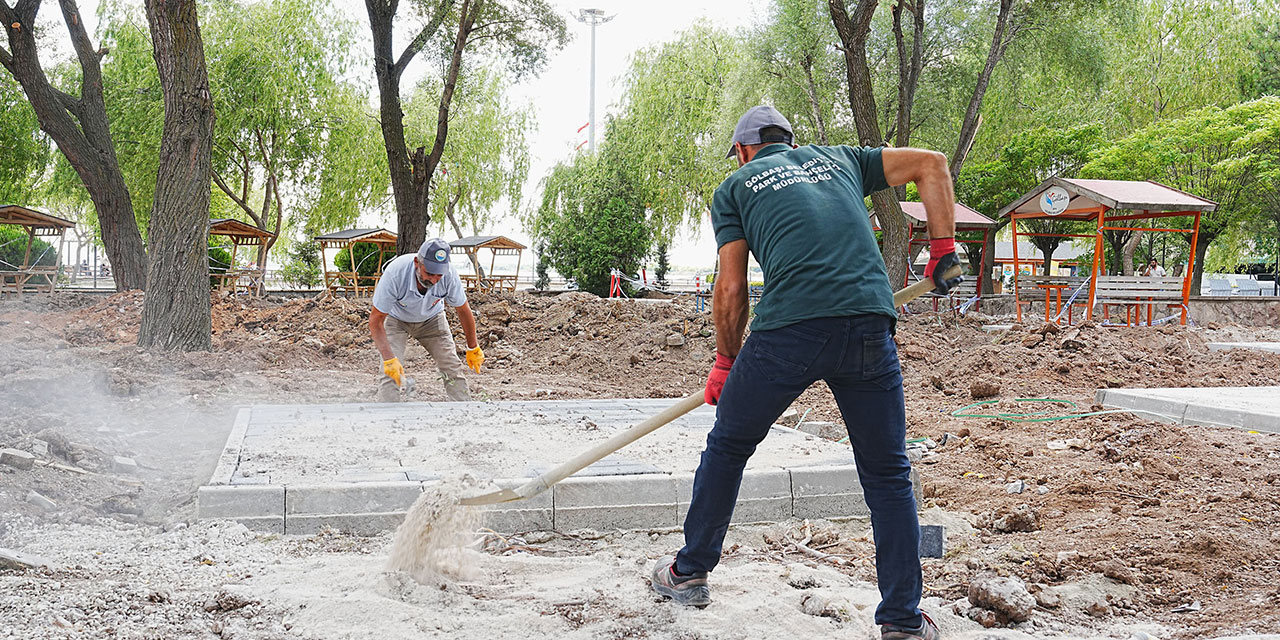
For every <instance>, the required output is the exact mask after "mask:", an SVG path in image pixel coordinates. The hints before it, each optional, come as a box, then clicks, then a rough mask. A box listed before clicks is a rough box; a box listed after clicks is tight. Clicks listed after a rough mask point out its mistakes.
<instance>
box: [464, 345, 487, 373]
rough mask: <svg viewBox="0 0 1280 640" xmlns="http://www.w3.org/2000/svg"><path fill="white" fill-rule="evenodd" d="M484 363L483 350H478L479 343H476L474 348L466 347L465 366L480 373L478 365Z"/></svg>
mask: <svg viewBox="0 0 1280 640" xmlns="http://www.w3.org/2000/svg"><path fill="white" fill-rule="evenodd" d="M481 364H484V351H481V350H480V345H476V348H474V349H467V366H468V367H471V370H472V371H474V372H476V373H480V365H481Z"/></svg>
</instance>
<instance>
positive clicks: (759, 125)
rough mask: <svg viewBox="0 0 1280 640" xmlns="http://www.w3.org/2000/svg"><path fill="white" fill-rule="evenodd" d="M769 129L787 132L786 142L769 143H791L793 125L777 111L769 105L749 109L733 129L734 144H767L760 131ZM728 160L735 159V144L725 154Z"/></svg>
mask: <svg viewBox="0 0 1280 640" xmlns="http://www.w3.org/2000/svg"><path fill="white" fill-rule="evenodd" d="M767 127H778V128H779V129H783V130H785V131H786V132H787V136H786V138H787V139H786V140H768V141H767V142H785V143H787V144H790V143H791V136H792V135H793V134H792V131H791V123H790V122H787V119H786V118H785V117H783V115H782V114H781V113H778V110H777V109H774V108H773V107H770V106H767V105H760V106H756V107H751V108H750V109H747V112H746V113H744V114H742V117H741V118H739V119H738V126H736V127H734V128H733V142H741V143H742V144H744V145H749V144H761V143H763V142H766V141H765V140H761V139H760V130H761V129H764V128H767ZM724 157H726V158H732V157H733V144H732V143H731V144H730V145H729V153H727V154H725V156H724Z"/></svg>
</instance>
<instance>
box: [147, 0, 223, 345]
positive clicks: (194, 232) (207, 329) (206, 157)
mask: <svg viewBox="0 0 1280 640" xmlns="http://www.w3.org/2000/svg"><path fill="white" fill-rule="evenodd" d="M146 8H147V23H148V24H149V25H150V27H151V41H152V43H153V47H154V49H155V61H156V67H157V68H158V69H159V71H160V84H161V86H162V87H163V88H164V135H163V138H162V140H161V143H160V170H159V172H158V174H157V176H156V192H155V193H156V195H155V204H154V205H153V208H152V211H151V222H150V225H149V228H148V232H147V235H148V237H149V238H150V241H151V271H150V273H149V274H148V283H149V284H150V285H151V289H150V291H149V292H148V293H147V296H146V299H145V301H144V302H143V308H142V326H141V327H140V328H139V329H138V346H140V347H162V348H165V349H181V350H184V351H194V350H208V349H209V348H211V346H212V335H211V314H210V301H209V285H208V282H209V281H208V258H207V257H206V256H207V255H208V239H209V196H210V193H209V167H210V156H211V147H212V142H211V141H212V138H213V99H212V98H211V97H210V96H209V75H208V72H207V70H206V68H205V60H204V43H203V41H202V40H201V38H200V22H199V20H198V18H197V15H196V0H146Z"/></svg>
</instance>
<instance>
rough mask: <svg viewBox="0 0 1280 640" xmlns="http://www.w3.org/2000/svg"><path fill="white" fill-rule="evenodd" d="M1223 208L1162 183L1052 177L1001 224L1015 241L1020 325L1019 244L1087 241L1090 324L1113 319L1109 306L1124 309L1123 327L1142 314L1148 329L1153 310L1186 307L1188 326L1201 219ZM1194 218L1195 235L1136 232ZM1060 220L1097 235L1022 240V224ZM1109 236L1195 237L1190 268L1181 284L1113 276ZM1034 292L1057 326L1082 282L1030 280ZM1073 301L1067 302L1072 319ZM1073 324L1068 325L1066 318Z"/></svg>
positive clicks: (1171, 229) (1008, 211)
mask: <svg viewBox="0 0 1280 640" xmlns="http://www.w3.org/2000/svg"><path fill="white" fill-rule="evenodd" d="M1217 208H1218V205H1217V203H1215V202H1212V201H1210V200H1206V199H1204V198H1200V197H1198V196H1194V195H1192V194H1189V193H1186V192H1184V191H1179V190H1177V189H1174V188H1172V187H1167V186H1165V185H1162V184H1160V183H1158V182H1152V181H1150V180H1147V181H1133V180H1079V179H1068V178H1060V177H1053V178H1049V179H1048V180H1045V181H1044V182H1042V183H1040V185H1039V186H1037V187H1036V188H1035V189H1032V190H1031V191H1029V192H1027V193H1026V195H1024V196H1022V197H1021V198H1019V199H1018V200H1016V201H1015V202H1013V203H1012V204H1010V205H1008V206H1006V207H1004V208H1003V209H1001V210H1000V216H1001V217H1005V216H1008V217H1009V218H1010V220H1009V229H1010V231H1011V232H1012V234H1013V248H1014V254H1013V290H1014V301H1015V306H1016V307H1017V308H1018V319H1019V321H1021V319H1022V306H1021V298H1020V295H1021V293H1020V291H1019V288H1020V285H1021V283H1020V278H1019V273H1018V271H1019V269H1018V262H1019V259H1018V253H1017V250H1018V237H1019V236H1020V235H1021V236H1028V237H1034V236H1051V237H1063V238H1086V239H1091V240H1092V241H1093V249H1094V250H1093V265H1092V270H1091V271H1090V272H1089V273H1090V274H1091V276H1090V277H1088V278H1087V280H1088V285H1089V298H1088V302H1087V313H1086V317H1087V318H1089V319H1092V318H1093V309H1094V307H1095V306H1097V305H1102V313H1103V319H1104V321H1105V320H1107V319H1108V317H1109V316H1108V308H1107V307H1108V305H1112V304H1116V305H1123V306H1124V307H1125V309H1126V313H1125V323H1124V324H1126V325H1129V324H1139V323H1141V321H1142V315H1143V313H1142V312H1143V308H1144V307H1145V309H1146V317H1147V324H1148V325H1151V324H1152V323H1153V320H1152V312H1153V310H1154V309H1153V308H1154V307H1155V306H1156V305H1166V306H1170V307H1174V306H1176V307H1181V310H1182V311H1181V318H1180V321H1181V322H1182V324H1186V322H1187V301H1188V299H1189V298H1190V296H1191V274H1192V273H1193V272H1194V270H1195V256H1196V243H1197V242H1198V241H1199V238H1200V216H1201V214H1203V213H1205V212H1208V211H1213V210H1215V209H1217ZM1188 216H1191V217H1192V218H1193V220H1192V224H1191V226H1190V228H1176V227H1155V226H1133V225H1135V224H1138V223H1136V222H1133V221H1136V220H1150V221H1152V222H1149V223H1147V224H1148V225H1154V224H1155V222H1154V220H1156V219H1160V218H1174V217H1182V218H1185V217H1188ZM1052 218H1056V219H1062V220H1076V221H1080V222H1092V223H1094V225H1095V232H1094V233H1089V234H1084V233H1021V234H1020V233H1019V232H1018V221H1019V220H1028V219H1052ZM1106 231H1145V232H1150V233H1189V234H1191V248H1190V256H1191V258H1190V260H1189V261H1188V264H1187V269H1186V273H1185V274H1184V275H1183V276H1182V277H1180V278H1179V277H1171V278H1170V277H1166V278H1157V277H1138V276H1108V275H1106V274H1105V270H1104V268H1103V265H1104V262H1103V257H1104V253H1103V252H1104V245H1103V233H1104V232H1106ZM1029 279H1031V280H1032V283H1031V284H1032V286H1033V287H1035V288H1039V289H1043V290H1044V295H1045V319H1046V320H1056V318H1059V317H1061V315H1062V309H1061V307H1062V295H1063V292H1064V290H1069V289H1079V290H1081V291H1082V290H1083V286H1084V284H1085V282H1084V280H1085V279H1084V278H1080V279H1078V282H1077V281H1073V280H1071V279H1070V277H1069V276H1048V275H1046V276H1038V277H1032V278H1029ZM1051 294H1054V295H1056V297H1057V305H1056V306H1057V308H1056V311H1057V315H1056V316H1051V315H1050V303H1051V299H1052V296H1051ZM1070 304H1071V299H1070V297H1069V298H1068V312H1070ZM1067 322H1068V323H1070V322H1071V318H1070V315H1069V314H1068V320H1067Z"/></svg>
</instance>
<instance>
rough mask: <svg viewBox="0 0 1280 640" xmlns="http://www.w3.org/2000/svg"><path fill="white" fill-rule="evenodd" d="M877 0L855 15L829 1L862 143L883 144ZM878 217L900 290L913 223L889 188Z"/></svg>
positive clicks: (865, 2) (880, 197)
mask: <svg viewBox="0 0 1280 640" xmlns="http://www.w3.org/2000/svg"><path fill="white" fill-rule="evenodd" d="M877 4H878V2H877V0H858V5H857V7H856V8H855V9H854V13H853V15H852V16H850V15H849V12H848V11H847V10H846V8H845V2H844V0H828V2H827V6H828V8H829V9H830V12H831V23H832V24H833V25H835V28H836V33H837V34H839V35H840V42H841V43H842V44H843V47H842V50H843V52H844V63H845V65H844V66H845V73H846V75H847V77H848V84H849V108H850V110H852V111H853V120H854V123H855V124H856V125H857V127H858V138H859V141H860V142H861V144H863V145H866V146H871V147H879V146H881V145H883V144H884V138H883V137H882V136H881V134H880V122H879V121H878V120H877V119H876V98H875V94H874V92H873V91H872V86H871V72H870V70H869V69H868V68H867V36H868V34H869V33H870V31H871V18H872V16H873V15H874V14H875V10H876V5H877ZM871 201H872V202H873V203H874V204H875V210H876V218H877V219H878V220H879V221H880V229H881V231H882V232H883V234H884V244H883V246H882V247H881V249H880V253H881V257H882V258H883V259H884V265H885V271H887V272H888V275H889V283H890V285H891V286H892V287H893V288H894V289H897V288H898V287H899V286H901V285H900V283H901V282H902V281H903V280H904V279H905V278H906V275H907V261H906V257H907V241H908V239H909V237H910V235H909V229H910V227H909V225H908V221H907V216H906V214H904V213H903V212H902V205H900V204H898V198H897V193H896V192H895V191H894V190H893V189H885V190H883V191H877V192H875V193H873V194H871Z"/></svg>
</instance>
